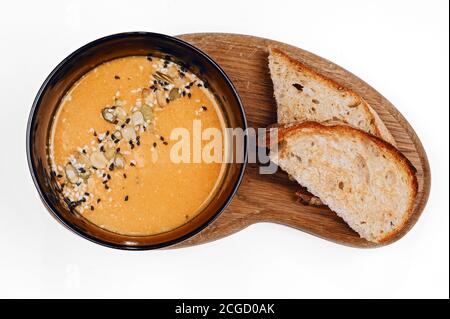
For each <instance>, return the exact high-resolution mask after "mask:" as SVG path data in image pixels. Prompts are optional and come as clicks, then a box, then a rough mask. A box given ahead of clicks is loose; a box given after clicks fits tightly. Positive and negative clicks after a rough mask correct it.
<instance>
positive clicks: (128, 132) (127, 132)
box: [122, 126, 136, 142]
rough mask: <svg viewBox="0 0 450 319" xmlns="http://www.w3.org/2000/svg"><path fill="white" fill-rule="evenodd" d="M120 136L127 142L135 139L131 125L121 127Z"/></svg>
mask: <svg viewBox="0 0 450 319" xmlns="http://www.w3.org/2000/svg"><path fill="white" fill-rule="evenodd" d="M122 136H123V137H124V138H125V139H126V140H127V142H129V141H134V140H136V131H135V130H134V128H133V127H131V126H126V127H124V128H123V129H122Z"/></svg>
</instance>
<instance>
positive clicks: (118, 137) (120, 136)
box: [112, 131, 122, 140]
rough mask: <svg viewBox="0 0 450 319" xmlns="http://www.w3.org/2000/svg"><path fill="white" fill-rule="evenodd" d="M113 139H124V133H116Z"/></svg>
mask: <svg viewBox="0 0 450 319" xmlns="http://www.w3.org/2000/svg"><path fill="white" fill-rule="evenodd" d="M112 136H113V139H114V140H120V139H121V138H122V133H120V131H115V132H114V133H113V134H112Z"/></svg>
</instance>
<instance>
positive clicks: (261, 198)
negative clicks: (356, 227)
mask: <svg viewBox="0 0 450 319" xmlns="http://www.w3.org/2000/svg"><path fill="white" fill-rule="evenodd" d="M179 38H181V39H183V40H185V41H187V42H189V43H191V44H193V45H195V46H196V47H198V48H200V49H201V50H203V51H204V52H205V53H207V54H208V55H209V56H211V57H212V58H213V59H214V60H215V61H216V62H217V63H218V64H219V65H220V66H221V67H222V68H223V69H224V70H225V72H226V73H227V75H228V76H229V77H230V78H231V80H232V81H233V83H234V85H235V87H236V88H237V91H238V92H239V95H240V97H241V99H242V102H243V104H244V107H245V111H246V113H247V120H248V124H249V127H254V128H258V127H266V126H268V125H270V124H273V123H275V122H276V103H275V100H274V98H273V88H272V81H271V79H270V75H269V69H268V66H267V56H268V51H267V47H268V46H269V45H272V46H276V47H278V48H280V49H282V50H284V51H285V52H286V53H288V54H289V55H291V56H293V57H295V58H297V59H298V60H299V61H301V62H303V63H305V64H307V65H309V66H311V67H312V68H313V69H315V70H316V71H318V72H320V73H322V74H324V75H326V76H328V77H330V78H331V79H333V80H335V81H336V82H338V83H340V84H342V85H345V86H347V87H349V88H351V89H353V90H354V91H355V92H356V93H358V94H360V95H361V96H362V97H363V98H364V99H365V100H366V101H367V102H368V103H369V104H370V105H371V106H372V107H373V108H374V109H375V110H376V111H377V112H378V114H379V115H380V117H381V118H382V120H383V121H384V122H385V123H386V126H387V127H388V129H389V130H390V131H391V133H392V135H393V136H394V138H395V140H396V142H397V144H398V147H399V149H400V151H401V152H403V153H404V154H405V155H406V157H408V159H409V160H410V161H411V163H412V164H413V165H414V166H415V168H416V169H417V178H418V182H419V191H418V196H417V198H416V203H415V209H414V213H413V215H412V217H411V219H410V221H409V223H408V225H407V227H406V228H405V229H404V230H403V231H402V232H401V233H400V234H398V235H397V236H396V237H395V238H393V239H392V240H390V241H389V242H387V243H384V244H382V245H386V244H390V243H392V242H394V241H396V240H398V239H399V238H401V237H403V236H404V235H405V234H406V233H407V232H408V231H409V230H410V229H411V228H412V227H413V226H414V224H415V223H416V221H417V220H418V218H419V217H420V215H421V213H422V211H423V209H424V207H425V204H426V202H427V199H428V195H429V192H430V182H431V177H430V168H429V164H428V160H427V156H426V153H425V151H424V149H423V146H422V144H421V142H420V140H419V138H418V137H417V135H416V133H415V132H414V130H413V129H412V127H411V126H410V125H409V123H408V122H407V121H406V119H405V118H404V117H403V116H402V115H401V114H400V113H399V112H398V111H397V109H396V108H395V107H394V106H393V105H392V104H391V103H390V102H389V101H388V100H387V99H386V98H384V97H383V96H382V95H381V94H380V93H378V92H377V91H376V90H375V89H373V88H372V87H370V86H369V85H368V84H367V83H365V82H364V81H362V80H361V79H359V78H358V77H356V76H355V75H353V74H351V73H350V72H348V71H346V70H344V69H343V68H341V67H339V66H338V65H336V64H334V63H332V62H330V61H327V60H326V59H323V58H321V57H318V56H317V55H314V54H312V53H310V52H307V51H304V50H302V49H299V48H296V47H293V46H290V45H287V44H283V43H280V42H276V41H272V40H268V39H262V38H257V37H252V36H244V35H235V34H219V33H199V34H186V35H181V36H179ZM297 189H298V184H297V183H296V182H292V181H290V180H289V179H288V178H287V175H286V174H285V173H283V172H281V171H280V170H278V172H277V173H276V174H273V175H260V174H259V173H258V166H257V164H249V165H248V166H247V170H246V173H245V176H244V180H243V182H242V184H241V186H240V188H239V190H238V192H237V194H236V196H235V198H234V199H233V201H232V203H231V204H230V206H229V207H228V208H227V209H226V210H225V211H224V212H223V213H222V214H221V215H220V216H219V218H218V219H217V220H216V221H215V222H214V223H212V224H211V225H210V226H208V227H207V228H206V229H205V230H203V231H202V232H201V233H199V234H198V235H196V236H195V237H193V238H191V239H189V240H187V241H185V242H183V243H181V244H178V245H176V246H175V247H185V246H192V245H196V244H201V243H205V242H209V241H213V240H217V239H220V238H223V237H225V236H228V235H230V234H232V233H235V232H237V231H240V230H242V229H244V228H245V227H247V226H248V225H251V224H253V223H258V222H273V223H279V224H283V225H287V226H290V227H294V228H297V229H299V230H302V231H304V232H307V233H310V234H312V235H315V236H318V237H321V238H324V239H327V240H330V241H333V242H335V243H339V244H344V245H348V246H353V247H378V246H382V245H379V244H374V243H370V242H368V241H366V240H364V239H361V238H360V237H359V235H358V234H357V233H355V232H354V231H353V230H351V229H350V228H349V227H348V226H347V224H346V223H345V222H344V221H343V220H342V219H341V218H339V217H338V216H337V215H336V214H335V213H333V212H332V211H330V210H329V209H327V208H323V207H322V208H318V207H309V206H304V205H302V204H300V203H299V202H298V201H297V198H296V196H295V191H296V190H297Z"/></svg>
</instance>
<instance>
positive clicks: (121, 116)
mask: <svg viewBox="0 0 450 319" xmlns="http://www.w3.org/2000/svg"><path fill="white" fill-rule="evenodd" d="M114 111H115V112H114V114H115V115H116V117H117V119H119V120H121V121H122V122H123V121H125V120H126V118H127V111H125V110H124V109H123V108H121V107H120V106H118V107H116V109H115V110H114Z"/></svg>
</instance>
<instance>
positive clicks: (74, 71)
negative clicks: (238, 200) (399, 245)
mask: <svg viewBox="0 0 450 319" xmlns="http://www.w3.org/2000/svg"><path fill="white" fill-rule="evenodd" d="M246 128H247V126H246V119H245V113H244V109H243V106H242V103H241V101H240V99H239V96H238V94H237V92H236V90H235V88H234V87H233V84H232V83H231V81H230V80H229V78H228V77H227V76H226V74H225V73H224V71H223V70H222V69H221V68H220V67H219V66H218V65H217V64H216V63H215V62H214V61H213V60H212V59H211V58H210V57H208V56H207V55H206V54H205V53H203V52H202V51H200V50H199V49H197V48H195V47H193V46H192V45H190V44H188V43H186V42H184V41H182V40H179V39H177V38H173V37H170V36H166V35H162V34H155V33H147V32H130V33H122V34H116V35H112V36H108V37H104V38H101V39H98V40H96V41H93V42H91V43H89V44H87V45H85V46H83V47H81V48H80V49H78V50H76V51H75V52H73V53H72V54H70V55H69V56H68V57H67V58H66V59H64V60H63V61H62V62H61V63H60V64H59V65H58V66H57V67H56V68H55V69H54V70H53V71H52V72H51V74H50V75H49V76H48V78H47V79H46V80H45V82H44V83H43V85H42V87H41V89H40V90H39V92H38V94H37V96H36V99H35V101H34V104H33V106H32V110H31V113H30V117H29V121H28V127H27V155H28V163H29V167H30V171H31V174H32V177H33V181H34V183H35V185H36V188H37V190H38V192H39V195H40V197H41V199H42V201H43V203H44V205H45V206H46V207H47V209H48V211H49V212H50V213H51V214H52V215H53V216H54V217H55V218H56V219H57V220H58V221H59V222H61V223H62V224H63V225H64V226H66V227H67V228H69V229H70V230H72V231H74V232H75V233H76V234H78V235H80V236H82V237H84V238H86V239H89V240H91V241H93V242H95V243H98V244H102V245H105V246H108V247H113V248H120V249H155V248H162V247H167V246H172V245H174V244H177V243H180V242H182V241H184V240H186V239H188V238H190V237H191V236H194V235H195V234H197V233H198V232H200V231H201V230H202V229H204V228H205V227H207V226H208V225H209V224H210V223H211V222H212V221H214V219H215V218H217V217H218V216H219V214H220V213H222V212H223V211H224V209H225V208H226V207H227V205H228V204H229V203H230V201H231V200H232V198H233V196H234V195H235V193H236V191H237V189H238V187H239V184H240V182H241V179H242V177H243V173H244V170H245V165H246V161H247V136H246V134H245V131H246Z"/></svg>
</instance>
